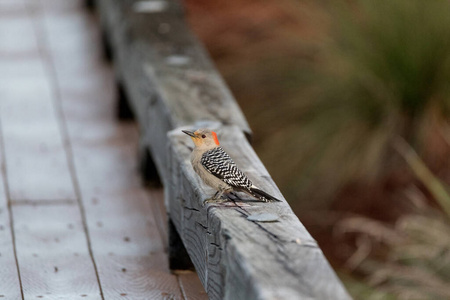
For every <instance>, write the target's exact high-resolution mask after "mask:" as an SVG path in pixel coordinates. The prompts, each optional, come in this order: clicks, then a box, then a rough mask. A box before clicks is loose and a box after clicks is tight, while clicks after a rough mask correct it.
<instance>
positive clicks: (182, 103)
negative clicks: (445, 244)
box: [96, 0, 350, 300]
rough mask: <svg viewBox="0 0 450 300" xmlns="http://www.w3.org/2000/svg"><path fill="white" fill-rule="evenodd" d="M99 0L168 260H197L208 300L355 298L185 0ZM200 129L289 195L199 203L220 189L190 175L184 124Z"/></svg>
mask: <svg viewBox="0 0 450 300" xmlns="http://www.w3.org/2000/svg"><path fill="white" fill-rule="evenodd" d="M96 6H97V8H98V12H99V15H100V18H101V22H102V24H103V30H104V33H105V40H106V42H107V44H108V45H107V46H108V47H109V48H110V51H111V53H112V58H113V61H114V64H115V68H116V75H117V79H118V82H119V86H120V87H121V93H122V94H123V97H122V98H121V100H120V101H122V103H121V105H120V107H122V109H124V108H127V105H129V106H130V108H131V111H132V112H133V113H134V115H135V116H136V118H137V120H138V123H139V128H140V132H141V154H140V159H141V165H142V166H143V170H144V174H145V175H146V176H147V177H152V174H153V175H155V174H154V172H152V170H153V167H155V169H156V170H157V173H158V174H159V177H160V178H161V181H162V183H163V185H164V189H165V202H166V207H167V211H168V214H169V218H170V226H169V228H171V230H169V231H170V237H169V240H170V247H169V248H170V249H169V254H170V257H171V258H170V259H171V262H170V263H171V267H172V268H174V269H176V268H187V267H189V263H190V261H192V263H193V265H194V266H195V269H196V270H197V273H198V275H199V277H200V279H201V281H202V283H203V285H204V287H205V290H206V292H207V293H208V296H209V297H210V299H230V300H237V299H245V300H247V299H350V297H349V295H348V294H347V292H346V290H345V289H344V288H343V286H342V284H341V282H340V281H339V279H338V278H337V276H336V275H335V273H334V272H333V270H332V269H331V267H330V266H329V264H328V262H327V261H326V259H325V257H324V256H323V253H322V251H321V250H320V248H319V247H318V245H317V243H316V241H315V240H314V239H313V238H312V237H311V235H310V234H309V233H308V232H307V231H306V229H305V228H304V226H303V225H302V224H301V223H300V221H299V220H298V218H297V217H296V216H295V214H294V213H293V212H292V210H291V208H290V207H289V205H288V203H287V202H286V201H285V200H284V198H283V196H282V195H281V193H280V191H279V190H278V188H277V186H276V185H275V183H274V182H273V180H272V179H271V177H270V175H269V174H268V172H267V170H266V169H265V168H264V166H263V164H262V163H261V161H260V160H259V158H258V156H257V155H256V154H255V152H254V150H253V149H252V147H251V145H250V143H249V140H250V137H251V131H250V128H249V126H248V124H247V121H246V120H245V118H244V116H243V114H242V112H241V110H240V109H239V107H238V105H237V104H236V101H235V100H234V98H233V96H232V95H231V93H230V91H229V90H228V88H227V87H226V85H225V84H224V82H223V79H222V78H221V76H220V74H218V72H217V71H216V69H215V68H214V66H213V64H212V63H211V60H210V59H209V57H208V55H207V53H206V51H205V50H204V49H203V47H202V45H201V44H200V43H199V42H198V41H197V39H196V38H195V37H194V36H193V34H192V33H191V32H190V31H189V29H188V26H187V25H186V23H185V21H184V18H183V8H182V5H181V4H180V3H179V2H177V1H172V0H153V1H134V0H97V1H96ZM125 101H128V103H126V102H125ZM268 125H269V124H268ZM201 127H202V128H204V127H207V128H211V129H214V130H215V131H217V132H218V135H219V138H220V140H221V144H222V147H223V148H224V149H225V150H226V151H227V152H228V153H229V154H230V156H231V157H232V158H233V159H234V160H235V161H236V163H237V164H238V166H239V167H240V168H241V169H242V170H243V171H244V172H245V173H246V174H247V175H248V176H249V177H250V179H251V180H252V181H253V182H254V183H255V184H256V185H257V186H260V187H262V188H263V189H264V190H266V191H267V192H269V193H271V194H273V195H275V196H276V197H278V198H280V199H283V201H282V202H277V203H274V202H271V203H261V202H245V201H238V202H236V203H234V202H230V203H229V204H206V205H203V201H204V200H205V199H208V198H210V197H211V196H212V195H213V194H214V191H213V190H212V189H210V188H208V187H207V186H205V185H204V184H203V183H201V181H200V180H199V178H198V176H197V175H196V174H195V173H194V171H193V169H192V166H191V165H190V162H189V155H190V153H191V151H192V146H193V145H192V141H191V140H190V139H189V137H188V136H186V135H185V134H183V133H182V132H181V130H182V129H191V130H193V129H197V128H201ZM269 221H270V222H269ZM186 252H187V254H188V255H189V258H190V259H189V258H188V257H187V256H185V253H186Z"/></svg>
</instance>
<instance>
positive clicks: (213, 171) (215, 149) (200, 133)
mask: <svg viewBox="0 0 450 300" xmlns="http://www.w3.org/2000/svg"><path fill="white" fill-rule="evenodd" d="M183 132H184V133H186V134H187V135H189V136H190V137H191V138H192V140H193V141H194V144H195V148H194V150H193V151H192V154H191V163H192V167H193V168H194V171H195V172H196V173H197V174H198V175H199V176H200V178H201V179H202V180H203V182H205V183H206V184H207V185H209V186H210V187H212V188H214V189H215V190H217V193H216V194H215V195H214V197H213V198H212V200H216V199H219V198H221V197H222V195H223V193H230V192H232V191H238V192H245V193H247V194H249V195H252V196H253V197H256V198H258V199H259V200H261V201H264V202H266V201H268V200H275V201H280V200H278V199H277V198H275V197H273V196H271V195H269V194H268V193H266V192H264V191H262V190H261V189H260V188H258V187H256V186H254V185H253V183H252V182H251V181H250V180H249V179H248V178H247V176H246V175H245V174H244V173H243V172H242V171H241V170H239V169H238V167H237V166H236V164H235V163H234V161H233V160H232V159H231V157H230V156H229V155H228V154H227V153H226V152H225V151H224V150H223V149H222V147H220V146H219V145H220V144H219V140H218V139H217V134H216V133H215V132H214V131H211V130H209V129H198V130H197V131H195V132H192V131H187V130H183Z"/></svg>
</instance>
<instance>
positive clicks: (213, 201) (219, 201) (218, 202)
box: [203, 197, 230, 206]
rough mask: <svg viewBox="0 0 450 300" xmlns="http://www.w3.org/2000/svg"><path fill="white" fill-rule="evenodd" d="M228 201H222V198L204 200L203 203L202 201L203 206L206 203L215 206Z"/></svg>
mask: <svg viewBox="0 0 450 300" xmlns="http://www.w3.org/2000/svg"><path fill="white" fill-rule="evenodd" d="M228 201H230V200H229V199H223V198H215V197H213V198H209V199H206V200H205V201H203V206H205V205H206V204H207V203H216V204H221V203H225V202H228Z"/></svg>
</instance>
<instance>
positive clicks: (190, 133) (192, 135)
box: [181, 130, 197, 138]
mask: <svg viewBox="0 0 450 300" xmlns="http://www.w3.org/2000/svg"><path fill="white" fill-rule="evenodd" d="M181 131H183V132H184V133H186V134H187V135H189V136H191V137H193V138H196V137H197V136H196V135H195V133H193V132H192V131H187V130H181Z"/></svg>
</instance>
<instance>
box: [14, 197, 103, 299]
mask: <svg viewBox="0 0 450 300" xmlns="http://www.w3.org/2000/svg"><path fill="white" fill-rule="evenodd" d="M12 211H13V216H14V232H15V236H16V248H17V257H18V260H19V267H20V274H21V278H22V285H23V292H24V296H25V298H27V299H28V298H30V299H36V298H45V299H62V298H64V299H69V298H70V299H78V298H81V297H83V298H84V297H86V298H87V299H101V297H100V291H99V286H98V282H97V278H96V275H95V270H94V266H93V264H92V260H91V258H90V256H89V251H88V245H87V242H86V236H85V232H84V229H83V224H82V222H81V217H80V212H79V208H78V207H77V206H73V205H58V206H36V205H32V206H30V205H20V206H13V207H12Z"/></svg>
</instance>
